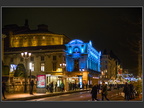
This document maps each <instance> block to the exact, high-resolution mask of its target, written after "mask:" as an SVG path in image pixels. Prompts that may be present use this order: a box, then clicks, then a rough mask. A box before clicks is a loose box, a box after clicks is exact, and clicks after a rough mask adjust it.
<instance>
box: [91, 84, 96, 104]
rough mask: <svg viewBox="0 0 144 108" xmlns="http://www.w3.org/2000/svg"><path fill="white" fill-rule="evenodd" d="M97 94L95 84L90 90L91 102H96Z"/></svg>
mask: <svg viewBox="0 0 144 108" xmlns="http://www.w3.org/2000/svg"><path fill="white" fill-rule="evenodd" d="M97 92H98V86H97V85H96V84H94V86H93V87H92V90H91V96H92V101H95V100H97V101H98V99H97Z"/></svg>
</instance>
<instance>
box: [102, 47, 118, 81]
mask: <svg viewBox="0 0 144 108" xmlns="http://www.w3.org/2000/svg"><path fill="white" fill-rule="evenodd" d="M119 63H120V61H119V59H118V58H117V57H116V56H115V55H114V54H113V52H112V51H110V52H108V51H107V50H106V49H105V50H104V52H103V54H102V56H101V81H105V82H109V81H112V82H113V81H115V80H116V78H117V74H118V66H120V65H119Z"/></svg>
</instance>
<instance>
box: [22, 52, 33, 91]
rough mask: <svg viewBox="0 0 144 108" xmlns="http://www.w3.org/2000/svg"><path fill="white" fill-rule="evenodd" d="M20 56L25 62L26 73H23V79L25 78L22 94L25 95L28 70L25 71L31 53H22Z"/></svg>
mask: <svg viewBox="0 0 144 108" xmlns="http://www.w3.org/2000/svg"><path fill="white" fill-rule="evenodd" d="M21 56H22V57H23V58H24V60H25V67H26V72H25V75H24V77H25V85H24V93H26V92H27V71H28V69H27V60H28V58H29V57H30V56H31V53H28V52H23V53H21Z"/></svg>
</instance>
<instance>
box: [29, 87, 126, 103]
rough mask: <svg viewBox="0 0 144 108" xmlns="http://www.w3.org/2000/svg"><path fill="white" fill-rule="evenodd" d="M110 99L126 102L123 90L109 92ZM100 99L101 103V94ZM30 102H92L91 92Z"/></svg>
mask: <svg viewBox="0 0 144 108" xmlns="http://www.w3.org/2000/svg"><path fill="white" fill-rule="evenodd" d="M108 98H109V99H110V101H125V100H124V98H123V94H122V92H121V90H113V91H109V95H108ZM98 99H99V100H100V101H101V94H98ZM28 101H62V102H63V101H91V94H90V91H85V92H78V93H72V94H64V95H59V96H53V97H46V98H40V99H33V100H28Z"/></svg>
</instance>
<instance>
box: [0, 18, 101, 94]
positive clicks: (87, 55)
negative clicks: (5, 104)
mask: <svg viewBox="0 0 144 108" xmlns="http://www.w3.org/2000/svg"><path fill="white" fill-rule="evenodd" d="M11 27H12V28H11V29H10V27H8V26H6V28H3V33H4V34H7V36H8V37H7V38H6V39H5V42H8V44H7V45H9V46H6V47H5V52H4V55H5V56H4V61H5V64H6V65H8V66H10V72H9V80H8V85H9V91H12V90H14V91H16V92H18V91H23V90H24V84H25V83H27V89H29V86H28V85H29V82H30V79H33V80H34V81H35V86H34V87H35V88H34V90H36V91H37V92H46V89H45V88H46V86H47V85H49V84H50V83H51V82H53V83H54V84H55V83H57V87H58V89H59V87H60V84H61V83H62V82H63V83H64V85H65V90H69V89H70V88H69V84H70V83H76V84H78V85H80V88H83V86H84V85H85V84H88V85H92V84H93V83H98V80H99V74H100V56H101V52H98V51H97V50H96V49H94V47H93V46H92V42H91V41H90V42H88V43H84V42H83V41H81V40H78V39H74V40H70V38H69V37H67V36H65V35H60V34H55V33H53V32H50V31H49V30H48V26H47V25H44V24H41V25H38V29H37V30H30V29H29V28H28V24H27V21H26V22H25V25H24V27H18V26H14V27H13V26H11ZM8 28H9V29H8ZM14 28H15V29H14ZM22 28H23V29H22ZM21 53H27V54H28V53H31V56H30V57H28V58H23V57H22V56H21ZM19 64H24V67H25V68H26V73H27V78H26V81H25V79H24V77H21V76H18V77H15V76H14V75H15V72H16V70H17V67H18V65H19ZM60 64H66V65H64V66H61V65H60ZM19 73H20V72H19ZM21 74H24V72H22V73H21ZM42 81H43V82H42ZM40 82H42V83H40ZM42 84H43V85H42ZM13 85H14V86H13Z"/></svg>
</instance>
